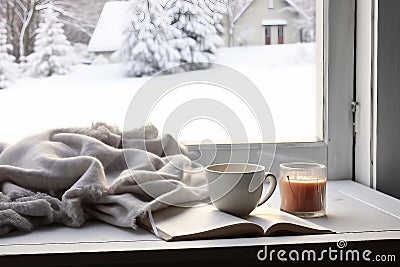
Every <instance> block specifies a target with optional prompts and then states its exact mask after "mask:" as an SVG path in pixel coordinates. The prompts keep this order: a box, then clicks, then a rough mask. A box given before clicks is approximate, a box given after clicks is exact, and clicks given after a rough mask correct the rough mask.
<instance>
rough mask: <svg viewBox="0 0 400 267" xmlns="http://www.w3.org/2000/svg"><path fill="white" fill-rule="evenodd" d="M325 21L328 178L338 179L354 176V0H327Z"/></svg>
mask: <svg viewBox="0 0 400 267" xmlns="http://www.w3.org/2000/svg"><path fill="white" fill-rule="evenodd" d="M325 2H327V4H328V16H325V19H326V20H327V21H326V23H325V27H326V29H325V32H326V35H327V41H328V43H327V45H326V46H325V49H326V55H325V61H327V62H328V68H327V70H326V71H327V73H325V79H326V78H327V82H328V91H327V94H326V95H325V99H326V100H327V101H326V103H325V107H326V108H327V109H328V110H327V115H328V120H327V122H325V123H326V126H327V129H326V132H325V136H324V137H325V138H326V142H327V143H328V178H329V179H330V180H341V179H348V178H352V176H353V116H352V112H351V103H352V101H353V89H354V88H353V87H354V86H353V84H354V37H355V36H354V24H355V0H329V1H324V5H325ZM338 18H340V19H338Z"/></svg>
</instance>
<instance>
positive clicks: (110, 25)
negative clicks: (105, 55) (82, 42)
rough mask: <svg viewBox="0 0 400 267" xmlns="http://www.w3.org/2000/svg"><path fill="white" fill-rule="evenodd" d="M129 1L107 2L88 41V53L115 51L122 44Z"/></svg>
mask: <svg viewBox="0 0 400 267" xmlns="http://www.w3.org/2000/svg"><path fill="white" fill-rule="evenodd" d="M129 6H130V2H129V1H113V2H107V3H105V5H104V8H103V10H102V12H101V14H100V18H99V21H98V23H97V26H96V28H95V30H94V32H93V35H92V38H91V39H90V42H89V46H88V51H89V52H112V51H116V50H117V49H118V48H119V46H120V45H121V43H122V42H123V38H124V35H123V31H124V30H125V28H126V26H127V21H129V20H128V11H129Z"/></svg>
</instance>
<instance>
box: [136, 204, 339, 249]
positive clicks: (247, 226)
mask: <svg viewBox="0 0 400 267" xmlns="http://www.w3.org/2000/svg"><path fill="white" fill-rule="evenodd" d="M152 216H153V220H154V224H153V226H152V225H151V223H150V220H148V219H145V220H141V221H140V222H139V223H140V224H141V225H142V226H143V227H144V228H145V229H147V230H149V231H151V232H153V233H155V232H156V234H157V235H158V236H159V237H160V238H162V239H164V240H166V241H173V240H196V239H213V238H232V237H250V236H253V237H256V236H258V237H260V236H273V235H275V236H276V235H296V234H326V233H333V232H332V231H331V230H329V229H326V228H324V227H321V226H319V225H316V224H314V223H312V222H309V221H307V220H304V219H301V218H299V217H296V216H294V215H291V214H288V213H286V212H283V211H280V210H276V209H272V208H268V207H267V206H261V207H258V208H256V209H255V210H254V211H253V212H252V213H251V214H250V215H249V216H246V217H245V218H239V217H236V216H233V215H230V214H228V213H224V212H221V211H219V210H217V209H216V208H215V207H214V206H212V205H206V204H202V205H198V206H194V207H191V208H180V207H169V208H166V209H163V210H159V211H157V212H155V213H153V215H152ZM154 226H155V227H156V229H153V227H154Z"/></svg>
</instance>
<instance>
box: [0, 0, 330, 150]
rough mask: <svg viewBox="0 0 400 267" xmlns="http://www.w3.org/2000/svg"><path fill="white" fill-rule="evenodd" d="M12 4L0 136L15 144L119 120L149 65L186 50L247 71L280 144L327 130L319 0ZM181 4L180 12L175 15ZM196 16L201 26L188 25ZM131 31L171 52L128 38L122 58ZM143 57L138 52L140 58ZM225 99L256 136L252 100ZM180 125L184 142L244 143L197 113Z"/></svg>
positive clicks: (7, 12)
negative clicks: (28, 137) (30, 137)
mask: <svg viewBox="0 0 400 267" xmlns="http://www.w3.org/2000/svg"><path fill="white" fill-rule="evenodd" d="M146 1H147V0H139V1H135V2H137V3H142V2H146ZM20 2H21V5H19V6H15V5H14V4H13V3H14V2H13V1H1V2H0V13H1V15H0V18H2V19H3V20H2V21H3V24H2V25H0V28H1V29H2V30H1V31H0V36H3V39H1V38H0V46H2V45H3V47H6V46H5V44H7V49H6V51H7V54H8V55H10V56H11V57H9V60H8V61H7V62H9V63H7V64H8V65H7V67H6V69H7V72H6V71H4V69H5V68H4V66H6V63H5V62H6V61H3V60H2V62H0V76H1V75H3V76H2V77H3V78H2V79H3V80H4V81H3V80H1V79H0V88H3V89H0V127H1V128H0V141H6V142H14V141H17V140H18V139H20V138H22V137H25V136H26V135H29V134H34V133H36V132H39V131H42V130H44V129H48V128H53V127H68V126H74V127H78V126H88V125H90V124H91V123H93V122H97V121H103V122H107V123H110V124H114V125H117V126H120V127H121V128H123V125H124V123H125V119H126V112H127V110H128V108H129V105H130V103H131V101H132V99H133V98H134V96H135V95H136V94H137V92H138V91H139V90H140V88H141V87H142V86H143V85H144V84H145V83H146V82H147V81H148V80H149V79H150V78H149V77H150V76H151V75H153V74H154V73H156V72H157V71H158V70H162V69H163V68H166V67H168V66H172V65H174V64H175V63H182V62H184V63H187V62H191V60H193V59H195V61H196V60H197V61H202V62H203V61H211V62H215V63H218V64H221V65H224V66H227V67H229V68H232V69H234V70H236V71H238V72H239V73H241V74H242V75H244V76H245V77H247V78H248V79H250V81H251V82H252V83H253V84H254V85H255V86H256V87H257V88H258V90H259V92H260V94H261V95H262V96H263V97H264V98H265V101H266V102H267V104H268V107H269V110H270V111H271V114H272V117H273V120H274V125H275V139H276V140H275V141H276V142H314V141H318V140H322V139H323V136H322V125H323V121H322V117H323V116H322V114H323V107H322V103H323V97H322V90H323V89H322V86H321V82H320V81H321V80H322V77H319V76H320V75H318V73H322V72H321V71H320V69H321V68H322V60H321V58H322V50H321V49H319V48H320V47H322V41H321V40H322V32H321V31H319V33H320V34H316V32H317V30H316V28H317V27H322V23H320V22H319V21H320V20H321V19H316V18H317V17H318V16H321V14H322V8H316V3H315V0H291V1H285V0H275V1H266V0H254V1H247V0H243V1H240V0H237V1H233V0H221V1H217V0H202V1H196V2H197V3H200V2H201V3H202V4H200V5H197V6H196V5H192V6H182V5H183V3H186V4H187V3H192V1H182V0H176V1H161V3H163V4H162V5H161V6H156V4H155V3H156V2H157V3H158V2H160V1H149V3H150V2H151V3H152V4H150V5H148V7H151V8H150V9H148V10H145V9H144V7H146V5H142V6H140V7H136V9H133V8H132V7H131V6H130V4H131V3H130V2H129V1H106V0H89V1H74V0H64V1H49V0H39V1H37V4H36V6H35V7H34V8H32V7H31V6H30V2H31V1H27V0H22V1H20ZM193 3H194V1H193ZM271 7H273V8H271ZM24 10H26V11H27V12H25V13H24ZM182 10H187V12H188V13H185V14H186V15H183V14H184V12H182ZM21 14H22V15H23V14H25V15H23V16H22V17H21V16H20V15H21ZM24 16H25V17H24ZM210 19H211V20H210ZM199 21H200V22H204V21H208V23H209V24H208V25H207V27H206V28H201V27H200V26H193V25H196V23H197V22H199ZM321 21H322V20H321ZM195 22H196V23H195ZM144 23H147V24H146V25H145V26H144ZM154 23H156V24H154ZM157 23H158V24H157ZM152 25H153V26H154V25H156V26H154V28H151V27H152ZM146 27H150V28H146ZM190 27H192V28H190ZM46 29H52V30H53V32H56V33H58V35H57V36H56V38H55V39H57V40H58V42H59V43H58V44H57V45H58V46H57V47H58V48H59V49H60V51H56V50H57V49H58V48H57V49H53V48H52V47H53V46H52V45H53V44H54V42H55V41H54V40H53V39H51V37H50V36H49V35H48V34H46V32H48V31H46ZM138 29H148V31H147V32H146V31H144V32H142V31H139V30H138ZM210 29H211V30H210ZM129 31H130V33H131V34H132V32H134V31H136V34H137V36H139V35H140V36H141V37H140V38H142V39H141V40H142V41H143V42H142V43H141V44H143V45H148V44H149V43H153V42H155V43H157V44H159V45H158V46H157V49H159V50H157V51H168V52H165V53H164V52H163V53H161V52H160V53H158V52H157V51H156V50H151V49H150V50H149V51H147V50H146V51H147V52H148V53H147V52H143V51H145V50H143V51H142V50H140V49H139V47H140V46H136V49H139V50H140V51H139V50H137V51H134V52H132V51H133V50H132V49H133V48H132V47H130V48H132V49H131V50H130V52H129V53H130V55H135V57H134V59H132V58H130V59H129V58H127V56H126V54H124V53H123V52H124V51H125V52H126V51H127V49H125V50H124V49H123V47H129V45H131V44H132V43H130V42H131V41H132V39H129V38H128V37H129V36H128V33H127V32H129ZM207 31H210V32H207ZM154 33H157V34H154ZM152 34H153V35H154V36H156V37H154V36H153V35H152ZM150 35H151V36H153V37H151V38H150V37H149V36H150ZM143 36H144V37H143ZM146 38H147V39H146ZM152 38H153V39H152ZM160 38H161V39H160ZM163 38H164V39H163ZM218 38H219V39H218ZM1 40H4V41H3V42H4V44H2V41H1ZM52 40H53V41H52ZM165 40H167V41H168V42H166V41H165ZM52 42H53V43H52ZM165 43H168V46H163V45H164V44H165ZM266 44H270V45H266ZM278 44H279V45H278ZM146 47H150V46H146ZM163 49H164V50H163ZM1 51H2V50H1V49H0V53H1ZM138 51H139V52H138ZM197 52H199V53H197ZM60 53H61V55H60ZM12 57H13V58H12ZM142 57H146V59H145V60H139V59H140V58H142ZM13 59H15V61H16V62H17V63H18V64H17V65H16V64H13V62H12V61H13ZM53 59H55V60H53ZM150 59H151V60H150ZM143 62H144V63H146V62H147V63H148V62H152V63H149V64H147V63H146V64H147V65H146V64H144V63H143ZM192 66H195V69H197V67H199V65H196V64H193V65H192ZM199 68H200V69H201V66H200V67H199ZM128 69H129V71H127V70H128ZM190 71H199V70H190ZM200 71H201V70H200ZM207 71H212V69H209V70H207ZM1 72H2V73H1ZM180 75H184V73H176V74H171V75H168V79H171V80H174V79H177V78H176V77H179V76H180ZM226 78H227V79H229V77H226ZM180 90H185V87H181V88H180ZM192 90H195V89H194V88H193V86H192V88H190V86H187V91H186V93H179V94H177V92H178V91H179V90H178V91H176V92H175V95H172V94H171V96H170V97H169V98H168V97H167V98H165V100H166V101H167V102H166V103H167V104H165V103H164V104H165V105H167V107H164V108H162V107H163V106H155V108H154V110H153V111H154V112H152V113H151V116H150V117H151V118H152V121H151V122H153V123H154V124H155V125H156V126H157V127H158V128H159V129H163V128H164V126H165V125H163V123H164V122H165V121H166V119H165V118H166V117H168V113H167V111H170V112H172V111H173V110H175V109H176V108H177V107H179V106H180V105H182V104H183V101H184V99H185V96H186V95H187V94H188V93H187V92H191V91H192ZM199 90H200V89H199ZM201 90H202V91H201V93H200V94H199V93H198V94H195V93H193V94H192V98H194V97H195V96H196V95H197V96H198V97H199V95H201V97H208V98H214V100H216V101H220V102H221V103H222V102H223V101H222V100H224V99H230V98H231V97H233V96H232V95H225V96H224V95H221V94H220V91H219V90H220V89H215V88H214V89H213V87H212V86H211V87H207V88H205V89H201ZM206 93H208V95H207V94H206ZM168 99H169V100H168ZM231 100H232V101H231V102H230V103H231V109H232V110H233V111H234V113H236V115H237V117H238V118H239V120H241V121H239V122H238V123H240V124H241V125H245V126H246V127H245V130H246V131H247V134H248V136H253V135H254V131H257V130H258V129H256V128H257V127H255V126H254V125H256V121H248V119H246V118H249V116H248V114H250V113H249V112H250V111H251V110H250V109H249V107H248V106H247V109H246V107H243V108H236V107H242V104H243V103H241V104H240V101H241V98H240V97H238V98H232V99H231ZM235 101H236V102H235ZM160 103H161V102H160ZM235 103H236V104H235ZM249 125H250V126H249ZM181 128H182V129H181V130H180V131H179V133H180V136H179V138H180V139H181V140H183V141H184V142H189V143H196V142H201V140H198V139H201V137H202V136H207V138H208V139H211V140H212V141H214V142H217V143H229V142H233V143H235V142H241V140H234V139H231V140H229V139H224V137H223V136H224V135H223V131H224V128H223V127H222V126H221V125H220V124H218V122H215V121H212V120H208V119H205V118H199V119H198V120H192V121H190V122H187V123H186V124H185V125H181ZM202 131H205V133H206V134H202ZM231 136H234V134H231ZM249 141H251V142H253V141H254V142H264V141H265V142H266V141H270V140H262V139H261V140H260V139H257V138H255V139H251V140H249Z"/></svg>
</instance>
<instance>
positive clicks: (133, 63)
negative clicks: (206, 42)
mask: <svg viewBox="0 0 400 267" xmlns="http://www.w3.org/2000/svg"><path fill="white" fill-rule="evenodd" d="M172 11H173V10H172V9H168V8H165V6H163V5H162V3H161V2H160V1H155V0H138V1H135V2H133V3H132V10H131V13H132V19H131V21H130V25H129V27H128V28H127V30H126V31H125V42H124V45H123V46H122V47H121V49H120V50H118V51H117V52H116V54H115V55H116V56H117V57H119V58H122V59H123V60H124V61H125V62H126V63H127V69H128V75H129V76H135V77H141V76H144V75H146V76H148V75H153V74H155V73H157V72H159V71H162V70H164V69H166V68H170V67H173V66H175V65H178V64H179V63H180V60H181V57H180V54H179V51H178V50H177V48H176V46H175V45H174V44H173V40H176V39H177V38H179V37H180V35H181V33H180V32H179V31H178V30H177V29H176V28H175V27H173V26H172V25H171V20H172V18H173V14H172V13H171V12H172Z"/></svg>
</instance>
